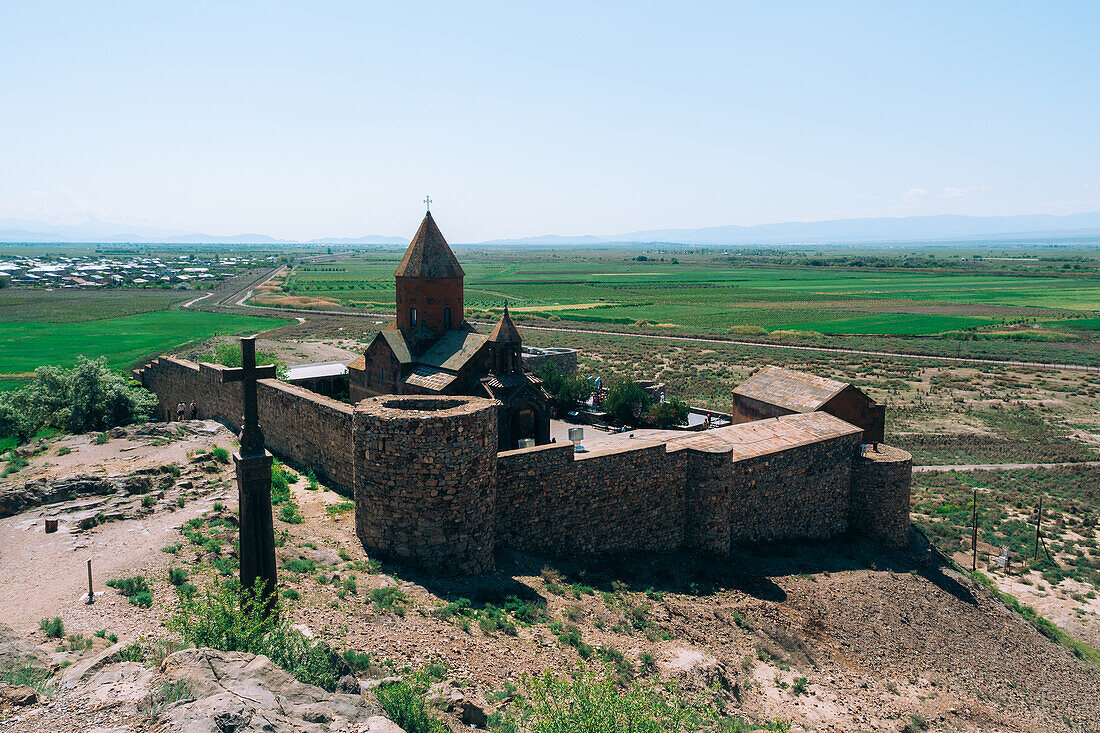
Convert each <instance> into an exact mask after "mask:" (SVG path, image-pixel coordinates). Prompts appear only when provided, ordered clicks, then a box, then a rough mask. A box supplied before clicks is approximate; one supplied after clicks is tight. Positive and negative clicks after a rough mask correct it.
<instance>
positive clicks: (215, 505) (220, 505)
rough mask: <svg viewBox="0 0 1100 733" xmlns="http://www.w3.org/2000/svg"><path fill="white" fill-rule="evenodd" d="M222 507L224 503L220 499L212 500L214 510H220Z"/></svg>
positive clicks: (223, 507)
mask: <svg viewBox="0 0 1100 733" xmlns="http://www.w3.org/2000/svg"><path fill="white" fill-rule="evenodd" d="M222 509H225V504H222V503H221V502H220V501H216V502H214V511H216V512H220V511H221V510H222Z"/></svg>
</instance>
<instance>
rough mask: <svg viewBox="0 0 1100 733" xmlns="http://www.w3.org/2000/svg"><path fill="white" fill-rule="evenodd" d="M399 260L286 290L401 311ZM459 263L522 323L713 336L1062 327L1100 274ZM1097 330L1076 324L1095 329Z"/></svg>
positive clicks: (475, 298)
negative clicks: (1025, 322)
mask: <svg viewBox="0 0 1100 733" xmlns="http://www.w3.org/2000/svg"><path fill="white" fill-rule="evenodd" d="M397 257H398V253H394V254H393V255H392V258H389V257H378V256H376V257H373V258H370V259H356V258H351V259H349V260H347V261H344V262H337V263H325V264H324V265H299V266H298V267H296V268H295V270H294V272H293V274H292V275H291V276H290V277H289V278H288V279H287V281H286V282H285V283H284V292H285V293H286V294H288V295H291V294H292V295H295V296H303V297H307V298H316V299H320V300H324V301H328V302H330V303H331V302H334V303H338V304H341V305H345V306H350V307H353V308H358V309H362V310H367V311H382V310H388V309H391V308H392V307H393V305H392V304H393V301H394V289H393V269H394V267H395V266H396V264H397ZM459 257H460V259H461V260H462V263H463V268H464V269H465V271H466V280H465V287H466V305H467V307H468V308H470V309H474V310H475V311H476V310H477V309H489V310H495V309H498V308H499V307H500V306H501V304H502V302H503V301H504V300H507V301H508V302H509V303H510V305H511V307H512V309H513V313H514V314H515V315H516V316H517V317H518V318H520V319H523V318H541V319H549V320H560V321H575V322H578V323H606V324H621V325H626V324H638V325H643V326H658V327H664V328H684V329H691V330H693V331H697V332H710V333H727V332H731V329H732V330H734V331H736V330H737V329H744V328H758V329H762V330H763V331H766V332H771V331H777V330H778V331H784V330H791V331H813V332H817V333H819V334H825V335H833V334H847V335H878V336H932V335H936V334H940V333H943V332H955V331H964V330H970V329H980V328H983V327H995V326H1000V325H1002V324H1004V323H1005V322H1006V321H1011V320H1013V319H1017V320H1019V319H1027V318H1030V319H1032V320H1039V316H1046V317H1048V318H1051V319H1052V320H1060V319H1065V318H1066V317H1067V316H1070V315H1072V314H1075V313H1081V314H1082V315H1092V314H1093V312H1095V311H1100V277H1096V276H1090V275H1082V274H1075V275H1072V276H1069V275H1062V274H1061V273H1058V272H1056V271H1052V272H1046V273H1042V274H1037V273H1021V274H1011V273H1001V272H988V273H987V272H954V271H942V272H928V271H915V270H912V269H889V268H884V269H866V268H865V269H843V268H827V267H767V266H755V265H741V264H734V263H730V262H725V261H721V258H715V257H706V258H699V257H696V258H694V259H692V258H690V257H688V256H681V257H679V258H677V260H678V261H677V262H676V263H673V262H672V261H671V259H672V258H667V259H668V261H665V262H661V261H659V259H658V260H657V261H653V260H649V261H646V262H638V261H635V260H634V258H632V257H619V258H616V259H611V258H609V257H607V256H606V255H603V256H599V257H597V256H585V255H584V254H583V253H578V254H565V255H561V256H553V257H548V256H546V255H545V253H543V254H538V255H536V254H534V253H523V252H510V253H504V252H500V253H492V254H491V255H490V254H486V253H479V252H466V251H460V252H459ZM680 260H683V261H680ZM1092 320H1095V319H1092ZM1091 322H1092V321H1090V320H1084V319H1082V320H1077V321H1071V322H1069V324H1071V325H1070V327H1071V328H1073V329H1086V328H1090V327H1091V326H1090V325H1089V324H1090V323H1091Z"/></svg>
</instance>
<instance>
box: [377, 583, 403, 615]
mask: <svg viewBox="0 0 1100 733" xmlns="http://www.w3.org/2000/svg"><path fill="white" fill-rule="evenodd" d="M370 600H371V603H373V604H374V605H375V607H376V608H378V609H379V610H382V611H390V612H391V613H396V614H397V615H398V616H404V615H405V606H406V605H407V604H408V602H409V597H408V596H407V595H406V594H405V591H403V590H401V589H400V588H398V587H397V586H396V585H387V586H386V587H385V588H375V589H374V590H372V591H371V592H370Z"/></svg>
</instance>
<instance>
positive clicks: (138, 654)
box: [118, 641, 145, 662]
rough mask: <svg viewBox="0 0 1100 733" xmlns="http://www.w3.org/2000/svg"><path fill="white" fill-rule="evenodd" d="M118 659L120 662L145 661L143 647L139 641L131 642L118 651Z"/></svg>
mask: <svg viewBox="0 0 1100 733" xmlns="http://www.w3.org/2000/svg"><path fill="white" fill-rule="evenodd" d="M118 661H120V662H144V661H145V648H144V647H143V646H142V645H141V642H137V641H135V642H131V643H129V644H127V645H126V646H124V647H122V649H120V650H119V652H118Z"/></svg>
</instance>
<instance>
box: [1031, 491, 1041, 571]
mask: <svg viewBox="0 0 1100 733" xmlns="http://www.w3.org/2000/svg"><path fill="white" fill-rule="evenodd" d="M1042 523H1043V495H1042V494H1039V513H1038V515H1037V516H1036V517H1035V552H1033V553H1032V554H1031V559H1032V560H1037V559H1039V525H1041V524H1042Z"/></svg>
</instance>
